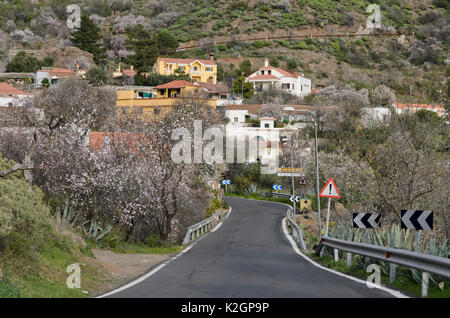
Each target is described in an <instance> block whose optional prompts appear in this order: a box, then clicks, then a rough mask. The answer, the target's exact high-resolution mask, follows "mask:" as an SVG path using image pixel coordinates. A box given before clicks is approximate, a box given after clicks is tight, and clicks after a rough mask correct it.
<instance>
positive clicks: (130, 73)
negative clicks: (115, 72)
mask: <svg viewBox="0 0 450 318" xmlns="http://www.w3.org/2000/svg"><path fill="white" fill-rule="evenodd" d="M123 74H125V75H126V76H129V77H134V76H136V74H137V73H136V71H135V70H123Z"/></svg>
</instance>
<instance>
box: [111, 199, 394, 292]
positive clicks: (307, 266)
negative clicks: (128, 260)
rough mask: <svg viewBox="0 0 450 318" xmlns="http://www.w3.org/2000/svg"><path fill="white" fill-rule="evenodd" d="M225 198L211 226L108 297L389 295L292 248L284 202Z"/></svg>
mask: <svg viewBox="0 0 450 318" xmlns="http://www.w3.org/2000/svg"><path fill="white" fill-rule="evenodd" d="M226 201H227V203H228V204H230V205H231V206H232V208H233V210H232V212H231V214H230V216H229V217H228V218H227V219H226V220H225V221H224V223H223V225H222V226H221V227H220V228H219V229H217V231H215V232H214V233H210V234H208V235H207V236H206V237H204V238H203V239H201V240H200V241H199V242H197V244H196V245H195V246H194V247H193V248H192V249H190V250H189V251H188V252H187V253H185V254H183V255H181V256H180V257H178V258H177V259H175V260H173V261H172V262H170V263H169V264H167V265H166V266H165V267H163V268H162V269H160V270H159V271H158V272H156V273H155V274H154V275H152V276H150V277H148V278H147V279H145V280H144V281H142V282H140V283H138V284H136V285H134V286H131V287H130V288H127V289H125V290H122V291H120V292H118V293H115V294H113V295H110V296H109V297H182V298H202V297H205V298H210V297H221V298H229V297H243V298H246V297H269V298H277V297H283V298H284V297H288V298H291V297H370V298H378V297H392V296H391V295H390V294H388V293H386V292H384V291H381V290H378V289H370V288H368V287H366V285H365V284H361V283H357V282H354V281H352V280H350V279H347V278H345V277H341V276H338V275H336V274H333V273H330V272H327V271H325V270H323V269H320V268H318V267H316V266H314V265H312V264H311V263H309V262H308V261H306V260H305V259H303V258H302V257H301V256H300V255H298V254H296V253H295V252H294V250H293V248H292V246H291V245H290V243H289V241H288V240H287V239H286V237H285V235H284V234H283V230H282V226H281V223H282V220H283V218H284V217H285V216H286V207H285V206H283V205H281V204H276V203H271V202H267V201H253V200H244V199H238V198H227V199H226Z"/></svg>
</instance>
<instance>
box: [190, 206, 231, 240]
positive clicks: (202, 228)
mask: <svg viewBox="0 0 450 318" xmlns="http://www.w3.org/2000/svg"><path fill="white" fill-rule="evenodd" d="M228 214H229V212H228ZM219 219H220V211H217V212H216V213H214V215H213V216H211V217H209V218H207V219H205V220H203V221H201V222H198V223H197V224H194V225H191V226H190V227H188V229H187V232H186V236H185V237H184V240H183V244H182V245H184V244H187V243H189V242H190V241H193V240H195V239H196V238H198V237H199V236H200V235H202V234H203V233H205V232H206V231H209V230H210V229H212V228H213V227H214V226H216V225H217V223H219Z"/></svg>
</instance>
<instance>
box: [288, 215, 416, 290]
mask: <svg viewBox="0 0 450 318" xmlns="http://www.w3.org/2000/svg"><path fill="white" fill-rule="evenodd" d="M282 227H283V232H284V235H285V236H286V238H287V239H288V240H289V242H290V243H291V246H292V248H293V249H294V251H295V252H296V253H297V254H299V255H300V256H301V257H303V258H304V259H305V260H307V261H308V262H310V263H311V264H313V265H314V266H316V267H318V268H320V269H323V270H325V271H328V272H331V273H334V274H336V275H339V276H341V277H345V278H348V279H350V280H352V281H355V282H357V283H361V284H364V285H366V286H367V282H366V281H364V280H362V279H359V278H356V277H353V276H349V275H346V274H343V273H341V272H338V271H335V270H332V269H330V268H327V267H324V266H322V265H320V264H318V263H316V262H315V261H313V260H312V259H310V258H309V257H308V256H306V255H305V254H303V253H302V252H300V250H299V249H298V247H297V244H296V243H295V241H294V239H293V238H292V237H291V235H290V234H289V232H288V229H287V226H286V218H284V219H283V221H282ZM371 286H372V287H374V288H377V289H380V290H382V291H385V292H387V293H389V294H391V295H392V296H394V297H397V298H409V297H408V296H406V295H404V294H402V293H401V292H399V291H396V290H392V289H389V288H386V287H384V286H378V285H375V284H371Z"/></svg>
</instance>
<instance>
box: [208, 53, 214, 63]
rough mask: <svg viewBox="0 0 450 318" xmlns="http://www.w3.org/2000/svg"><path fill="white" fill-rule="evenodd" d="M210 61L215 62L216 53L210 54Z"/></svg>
mask: <svg viewBox="0 0 450 318" xmlns="http://www.w3.org/2000/svg"><path fill="white" fill-rule="evenodd" d="M209 59H210V60H211V61H213V62H214V52H211V53H209Z"/></svg>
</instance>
